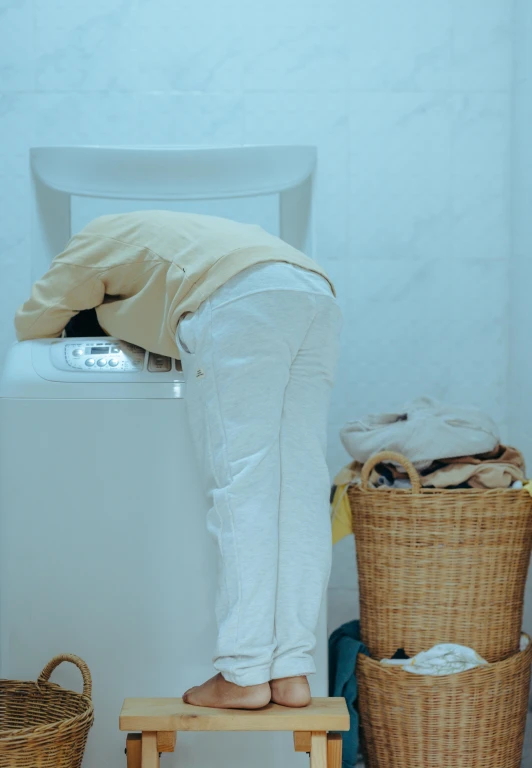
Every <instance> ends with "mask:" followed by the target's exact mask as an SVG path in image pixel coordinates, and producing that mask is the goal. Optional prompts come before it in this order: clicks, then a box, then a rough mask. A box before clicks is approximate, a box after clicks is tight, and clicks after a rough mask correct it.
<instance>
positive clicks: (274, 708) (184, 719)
mask: <svg viewBox="0 0 532 768" xmlns="http://www.w3.org/2000/svg"><path fill="white" fill-rule="evenodd" d="M349 727H350V723H349V712H348V709H347V706H346V703H345V699H343V698H313V699H312V701H311V703H310V704H309V705H308V707H301V708H300V709H296V708H291V707H281V706H279V705H278V704H268V705H267V706H266V707H263V708H262V709H255V710H251V709H211V708H208V707H194V706H192V705H191V704H185V703H184V702H183V699H160V698H158V699H146V698H143V699H126V700H125V701H124V705H123V707H122V712H121V713H120V730H121V731H348V730H349Z"/></svg>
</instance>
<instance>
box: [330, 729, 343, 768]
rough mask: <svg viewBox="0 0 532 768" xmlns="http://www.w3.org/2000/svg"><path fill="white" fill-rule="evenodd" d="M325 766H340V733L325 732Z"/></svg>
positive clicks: (333, 767) (331, 767)
mask: <svg viewBox="0 0 532 768" xmlns="http://www.w3.org/2000/svg"><path fill="white" fill-rule="evenodd" d="M327 768H342V734H341V733H328V734H327Z"/></svg>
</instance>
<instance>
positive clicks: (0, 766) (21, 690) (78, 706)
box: [0, 654, 94, 768]
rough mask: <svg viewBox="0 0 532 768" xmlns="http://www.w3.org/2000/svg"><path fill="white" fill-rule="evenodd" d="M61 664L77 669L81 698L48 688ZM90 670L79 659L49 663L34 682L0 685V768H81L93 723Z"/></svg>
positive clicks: (0, 682) (2, 682)
mask: <svg viewBox="0 0 532 768" xmlns="http://www.w3.org/2000/svg"><path fill="white" fill-rule="evenodd" d="M63 661H70V662H72V663H73V664H75V665H76V666H77V667H78V668H79V670H80V672H81V674H82V677H83V693H75V692H74V691H68V690H66V689H65V688H61V687H60V686H59V685H56V684H55V683H50V682H48V679H49V677H50V675H51V674H52V672H53V671H54V669H55V668H56V667H57V666H58V665H59V664H61V662H63ZM91 692H92V683H91V675H90V672H89V668H88V667H87V665H86V664H85V662H84V661H82V659H80V658H78V656H72V655H69V654H64V655H61V656H56V657H55V658H53V659H52V660H51V661H50V662H49V663H48V664H47V665H46V667H45V668H44V669H43V671H42V672H41V674H40V676H39V679H38V680H37V682H22V681H20V680H0V768H79V766H81V761H82V760H83V753H84V751H85V744H86V742H87V736H88V734H89V730H90V728H91V726H92V724H93V722H94V709H93V706H92V700H91Z"/></svg>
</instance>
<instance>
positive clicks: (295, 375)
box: [15, 210, 343, 709]
mask: <svg viewBox="0 0 532 768" xmlns="http://www.w3.org/2000/svg"><path fill="white" fill-rule="evenodd" d="M83 310H95V312H96V315H97V317H98V322H99V324H100V326H101V328H102V329H103V331H104V332H105V333H107V334H109V335H110V336H114V337H117V338H119V339H123V340H124V341H127V342H130V343H133V344H136V345H138V346H140V347H144V348H145V349H147V350H148V351H150V352H154V353H159V354H161V355H167V356H169V357H174V358H177V359H180V360H181V362H182V368H183V375H184V379H185V401H186V409H187V418H188V420H189V424H190V433H191V436H192V440H193V443H194V450H195V453H196V455H197V459H198V463H199V467H200V471H201V473H202V479H203V483H204V486H205V491H206V493H207V495H208V500H209V512H208V517H207V527H208V529H209V531H210V532H211V533H212V534H213V535H214V536H215V538H216V541H217V544H218V548H219V553H220V558H219V561H220V565H219V577H218V585H217V596H216V617H217V626H218V638H217V643H216V649H215V655H214V659H213V661H214V667H215V670H216V671H217V674H216V675H215V676H214V677H212V678H211V679H210V680H207V682H204V683H203V684H202V685H199V686H197V687H194V688H191V689H190V690H188V691H187V692H186V693H185V694H184V696H183V698H184V700H185V701H186V702H187V703H189V704H195V705H198V706H205V707H229V708H246V709H255V708H260V707H262V706H265V705H266V704H267V703H268V702H270V701H274V702H276V703H278V704H282V705H285V706H291V707H300V706H306V705H307V704H308V703H309V701H310V689H309V685H308V680H307V676H308V675H311V674H312V673H313V672H315V665H314V659H313V652H314V648H315V644H316V639H315V631H316V626H317V622H318V617H319V612H320V605H321V601H322V598H323V595H324V591H325V589H326V586H327V582H328V579H329V573H330V566H331V532H330V519H329V488H330V476H329V472H328V468H327V464H326V457H325V454H326V442H327V438H326V425H327V413H328V408H329V402H330V393H331V388H332V386H333V383H334V377H335V371H336V365H337V360H338V356H339V345H340V332H341V328H342V325H343V319H342V313H341V310H340V307H339V304H338V302H337V298H336V291H335V287H334V285H333V284H332V282H331V280H330V279H329V277H328V276H327V274H326V273H325V272H324V270H323V269H322V268H321V267H320V266H319V265H318V264H317V263H316V262H315V261H313V260H312V259H311V258H309V257H308V256H306V255H305V254H304V253H302V252H300V251H299V250H296V249H295V248H293V247H291V246H290V245H288V244H287V243H285V242H283V241H282V240H280V239H279V238H277V237H274V236H273V235H270V234H268V233H267V232H265V231H264V230H263V229H262V228H261V227H259V226H255V225H245V224H239V223H237V222H234V221H230V220H228V219H222V218H218V217H212V216H203V215H196V214H184V213H174V212H171V211H164V210H154V211H140V212H135V213H126V214H117V215H108V216H102V217H99V218H97V219H95V220H94V221H92V222H91V223H90V224H89V225H88V226H86V227H85V228H84V229H83V230H82V231H81V232H79V233H78V234H76V235H74V236H73V237H72V238H71V240H70V241H69V242H68V243H67V245H66V248H65V250H64V251H63V252H62V253H60V254H59V255H58V256H56V257H55V259H54V260H53V262H52V264H51V267H50V269H49V270H48V272H47V273H46V274H45V275H44V276H43V277H42V278H41V279H40V280H38V281H37V282H36V283H35V284H34V285H33V288H32V292H31V297H30V298H29V299H28V300H27V301H26V302H25V303H24V304H23V305H22V306H21V307H20V308H19V309H18V310H17V313H16V316H15V328H16V333H17V338H18V340H19V341H22V340H26V339H38V338H49V337H57V336H61V335H62V333H63V331H64V329H65V327H66V326H67V324H68V323H69V321H70V320H71V319H72V318H73V317H74V316H75V315H76V314H77V313H79V312H82V311H83ZM190 513H191V514H192V513H193V510H190Z"/></svg>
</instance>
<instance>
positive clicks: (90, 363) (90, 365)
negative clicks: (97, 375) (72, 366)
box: [85, 357, 96, 368]
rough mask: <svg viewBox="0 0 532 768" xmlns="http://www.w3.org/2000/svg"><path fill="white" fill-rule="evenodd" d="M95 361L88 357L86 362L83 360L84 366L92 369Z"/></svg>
mask: <svg viewBox="0 0 532 768" xmlns="http://www.w3.org/2000/svg"><path fill="white" fill-rule="evenodd" d="M95 362H96V360H95V359H94V358H93V357H89V359H88V360H85V365H88V366H89V368H92V366H93V365H94V363H95Z"/></svg>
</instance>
